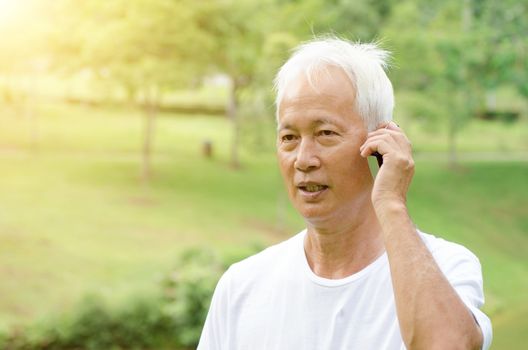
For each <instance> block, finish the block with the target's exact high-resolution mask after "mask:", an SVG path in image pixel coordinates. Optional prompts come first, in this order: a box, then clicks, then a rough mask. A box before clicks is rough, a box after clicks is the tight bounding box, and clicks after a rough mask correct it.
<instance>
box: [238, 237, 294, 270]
mask: <svg viewBox="0 0 528 350" xmlns="http://www.w3.org/2000/svg"><path fill="white" fill-rule="evenodd" d="M303 237H304V231H301V232H299V233H298V234H296V235H294V236H292V237H290V238H288V239H286V240H284V241H282V242H280V243H277V244H274V245H272V246H270V247H268V248H266V249H264V250H263V251H261V252H259V253H257V254H254V255H252V256H249V257H247V258H245V259H243V260H241V261H239V262H236V263H234V264H233V265H231V267H230V268H229V272H230V274H231V275H237V276H245V275H251V276H256V275H261V274H263V273H265V272H267V271H270V270H271V269H275V268H277V267H278V266H280V265H283V264H285V263H289V262H291V261H292V259H294V258H295V256H296V254H297V253H298V250H299V249H300V247H302V243H301V242H302V238H303Z"/></svg>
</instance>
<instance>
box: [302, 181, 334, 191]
mask: <svg viewBox="0 0 528 350" xmlns="http://www.w3.org/2000/svg"><path fill="white" fill-rule="evenodd" d="M297 188H299V189H301V190H303V191H305V192H319V191H322V190H324V189H327V188H328V186H326V185H322V184H318V183H315V182H301V183H300V184H299V185H297Z"/></svg>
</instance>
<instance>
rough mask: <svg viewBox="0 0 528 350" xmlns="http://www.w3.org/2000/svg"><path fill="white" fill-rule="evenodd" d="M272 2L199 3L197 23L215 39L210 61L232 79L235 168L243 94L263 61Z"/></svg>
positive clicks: (229, 111)
mask: <svg viewBox="0 0 528 350" xmlns="http://www.w3.org/2000/svg"><path fill="white" fill-rule="evenodd" d="M271 4H272V1H271V0H263V1H256V0H237V1H235V0H224V1H215V0H207V1H202V2H200V4H199V5H197V9H198V13H199V15H200V18H199V20H198V23H199V24H200V27H201V28H205V30H206V31H207V32H208V34H209V35H210V36H211V38H213V39H214V40H213V42H214V48H213V50H212V51H211V53H212V54H211V56H210V57H209V59H210V62H211V63H212V66H213V68H214V69H215V70H217V71H220V72H222V73H224V74H226V75H227V76H228V77H229V80H230V87H229V89H230V91H229V100H228V106H227V115H228V117H229V119H230V120H231V125H232V130H233V132H232V140H231V147H230V163H231V166H232V167H233V168H238V167H239V166H240V159H239V158H240V157H239V151H240V112H239V105H240V94H241V91H242V90H243V89H244V88H247V87H248V86H249V85H250V84H251V82H252V81H253V79H254V77H255V73H256V69H257V66H258V64H259V62H260V60H261V53H262V43H263V41H264V38H265V35H266V32H267V29H268V27H269V24H270V22H271V21H269V14H270V9H271Z"/></svg>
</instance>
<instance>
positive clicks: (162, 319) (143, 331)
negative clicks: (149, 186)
mask: <svg viewBox="0 0 528 350" xmlns="http://www.w3.org/2000/svg"><path fill="white" fill-rule="evenodd" d="M253 249H255V247H254V248H253ZM243 252H244V254H253V253H255V252H256V251H255V250H252V249H249V250H248V249H246V250H243ZM240 258H241V257H240V256H238V257H237V258H236V259H237V260H238V259H240ZM232 259H233V256H230V257H228V258H227V259H226V258H223V259H221V258H219V257H218V255H217V254H215V253H214V252H213V251H211V250H206V249H197V248H194V249H190V250H187V251H184V252H183V253H182V255H181V256H180V257H179V259H178V260H177V263H176V268H175V269H174V270H173V271H171V272H170V273H168V274H166V276H165V277H164V278H163V279H162V281H161V283H160V285H159V290H158V292H157V293H156V294H155V295H153V296H150V297H140V298H138V297H135V298H131V299H130V300H127V302H126V303H124V305H122V306H121V307H120V308H118V309H117V310H115V309H112V308H111V307H109V306H108V304H107V303H105V302H104V300H103V299H101V298H97V297H87V298H85V299H84V300H83V301H82V302H81V303H80V304H79V305H78V307H77V308H76V309H74V310H73V311H70V313H69V315H68V316H63V317H62V318H56V319H54V320H51V321H50V322H47V323H44V324H37V325H33V326H32V327H30V328H26V329H23V330H18V331H17V332H13V333H7V334H0V346H2V349H9V350H37V349H38V350H44V349H50V350H51V349H54V350H60V349H65V350H66V349H89V350H91V349H93V350H97V349H152V348H157V349H159V348H186V349H187V348H189V349H190V348H196V346H197V345H198V340H199V339H200V334H201V330H202V327H203V324H204V322H205V318H206V316H207V311H208V310H209V304H210V301H211V297H212V294H213V291H214V288H215V286H216V283H217V282H218V279H219V278H220V276H221V275H222V273H223V272H224V271H225V269H227V267H228V266H229V265H230V264H231V263H233V262H234V260H232Z"/></svg>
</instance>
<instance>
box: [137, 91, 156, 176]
mask: <svg viewBox="0 0 528 350" xmlns="http://www.w3.org/2000/svg"><path fill="white" fill-rule="evenodd" d="M143 108H144V112H143V117H144V123H143V149H142V164H141V182H142V183H143V184H148V183H149V182H150V180H151V178H152V145H153V139H154V126H155V125H154V123H155V119H156V115H157V113H158V97H157V91H156V90H155V89H153V90H152V91H150V92H149V93H147V97H146V101H145V105H144V107H143Z"/></svg>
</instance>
